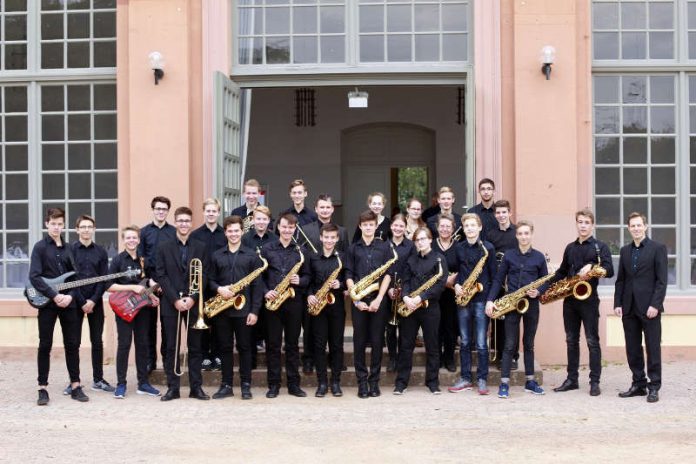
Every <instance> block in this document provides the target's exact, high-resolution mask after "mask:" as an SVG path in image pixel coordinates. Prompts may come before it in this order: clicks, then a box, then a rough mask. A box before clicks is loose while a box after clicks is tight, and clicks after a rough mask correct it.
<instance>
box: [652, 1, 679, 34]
mask: <svg viewBox="0 0 696 464" xmlns="http://www.w3.org/2000/svg"><path fill="white" fill-rule="evenodd" d="M648 8H649V11H650V29H672V28H673V27H674V20H673V19H674V18H673V15H674V13H673V10H672V3H666V2H661V3H658V2H651V3H650V5H649V7H648Z"/></svg>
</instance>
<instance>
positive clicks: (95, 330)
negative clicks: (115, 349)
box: [79, 300, 104, 382]
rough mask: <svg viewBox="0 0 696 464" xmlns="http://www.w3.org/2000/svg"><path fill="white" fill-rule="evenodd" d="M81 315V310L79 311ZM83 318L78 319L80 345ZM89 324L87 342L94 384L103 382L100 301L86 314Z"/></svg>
mask: <svg viewBox="0 0 696 464" xmlns="http://www.w3.org/2000/svg"><path fill="white" fill-rule="evenodd" d="M79 311H80V312H81V313H82V312H83V311H82V309H79ZM83 321H84V317H81V318H80V344H82V323H83ZM87 323H88V324H89V342H90V344H91V345H92V379H93V380H94V381H95V382H99V381H100V380H104V343H103V341H102V335H103V333H104V303H103V302H102V301H101V300H100V301H99V302H98V303H97V304H95V305H94V309H93V310H92V312H91V313H89V314H87Z"/></svg>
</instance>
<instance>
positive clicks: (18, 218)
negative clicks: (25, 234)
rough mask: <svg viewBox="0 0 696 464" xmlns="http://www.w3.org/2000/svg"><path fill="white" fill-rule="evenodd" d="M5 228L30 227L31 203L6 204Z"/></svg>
mask: <svg viewBox="0 0 696 464" xmlns="http://www.w3.org/2000/svg"><path fill="white" fill-rule="evenodd" d="M5 226H6V227H5V228H6V229H7V230H12V229H28V228H29V205H27V204H18V203H8V204H6V205H5Z"/></svg>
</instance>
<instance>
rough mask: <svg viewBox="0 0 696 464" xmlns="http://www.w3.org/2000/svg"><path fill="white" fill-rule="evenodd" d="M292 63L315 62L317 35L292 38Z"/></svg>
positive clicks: (316, 59)
mask: <svg viewBox="0 0 696 464" xmlns="http://www.w3.org/2000/svg"><path fill="white" fill-rule="evenodd" d="M293 52H294V55H293V63H316V62H317V61H318V58H317V37H316V36H312V37H295V38H294V39H293Z"/></svg>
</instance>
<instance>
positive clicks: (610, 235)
mask: <svg viewBox="0 0 696 464" xmlns="http://www.w3.org/2000/svg"><path fill="white" fill-rule="evenodd" d="M596 234H597V239H598V240H600V241H602V242H604V243H606V244H607V246H608V247H609V251H610V252H611V254H613V255H615V254H618V253H619V250H621V229H618V228H605V227H601V228H598V229H596Z"/></svg>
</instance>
